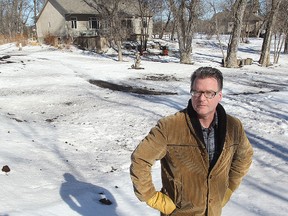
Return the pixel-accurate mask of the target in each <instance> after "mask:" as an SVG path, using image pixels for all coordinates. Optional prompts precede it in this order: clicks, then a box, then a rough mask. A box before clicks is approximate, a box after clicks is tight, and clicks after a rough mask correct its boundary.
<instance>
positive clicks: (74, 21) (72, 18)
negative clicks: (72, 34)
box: [71, 17, 77, 29]
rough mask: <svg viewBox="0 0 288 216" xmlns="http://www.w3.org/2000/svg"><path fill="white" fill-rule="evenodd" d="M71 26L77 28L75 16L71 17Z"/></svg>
mask: <svg viewBox="0 0 288 216" xmlns="http://www.w3.org/2000/svg"><path fill="white" fill-rule="evenodd" d="M71 28H72V29H77V18H76V17H71Z"/></svg>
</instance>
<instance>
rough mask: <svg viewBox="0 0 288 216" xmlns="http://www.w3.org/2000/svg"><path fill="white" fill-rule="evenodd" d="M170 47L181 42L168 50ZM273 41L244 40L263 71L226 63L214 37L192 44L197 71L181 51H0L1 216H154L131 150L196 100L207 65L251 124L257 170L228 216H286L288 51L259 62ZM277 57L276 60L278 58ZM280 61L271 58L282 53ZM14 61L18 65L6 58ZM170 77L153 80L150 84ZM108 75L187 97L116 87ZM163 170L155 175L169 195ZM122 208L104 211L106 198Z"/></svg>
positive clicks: (243, 47) (10, 47)
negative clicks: (196, 83) (137, 181)
mask: <svg viewBox="0 0 288 216" xmlns="http://www.w3.org/2000/svg"><path fill="white" fill-rule="evenodd" d="M165 43H166V44H168V47H169V48H170V50H172V51H175V50H177V44H175V43H169V42H165ZM261 43H262V39H256V38H252V39H250V43H248V44H240V47H239V52H238V56H239V57H240V58H248V57H249V58H252V59H254V63H253V64H252V65H245V66H244V67H242V68H239V69H231V68H222V67H221V65H220V62H221V58H222V57H221V51H220V49H219V48H218V45H217V44H218V42H217V40H215V39H211V40H207V39H206V38H205V37H198V38H196V39H195V40H194V41H193V60H194V64H193V65H183V64H179V59H178V58H177V55H176V54H173V53H175V52H171V53H169V55H170V54H171V56H159V55H151V56H152V57H149V58H148V56H147V57H142V61H141V63H142V67H144V69H143V70H133V69H131V65H132V64H133V63H134V58H133V57H129V56H125V57H124V61H123V62H118V61H116V58H117V56H115V55H107V54H106V55H97V54H93V53H90V52H87V51H82V50H78V49H76V48H74V47H69V48H65V49H62V50H60V49H55V48H53V47H49V46H25V47H23V49H22V51H19V50H18V48H17V47H16V46H15V45H14V44H4V45H1V46H0V57H2V56H4V55H10V56H11V58H9V59H6V60H5V61H4V60H2V61H1V60H0V121H1V124H0V137H1V141H0V147H1V151H0V166H1V167H3V166H4V165H8V166H9V167H10V169H11V171H10V172H8V173H5V172H1V173H0V184H1V189H0V194H1V196H0V203H1V205H0V215H1V216H8V215H9V216H46V215H49V216H63V215H66V216H74V215H75V216H76V215H82V216H92V215H93V216H95V215H97V216H98V215H99V216H116V215H117V216H135V215H140V216H148V215H149V216H153V215H159V212H157V211H156V210H154V209H151V208H149V207H147V206H146V204H145V203H142V202H140V201H139V200H138V199H137V198H136V197H135V195H134V192H133V188H132V184H131V180H130V176H129V166H130V155H131V153H132V151H133V150H134V149H135V147H136V146H137V144H138V143H139V142H140V141H141V139H143V138H144V136H145V135H146V134H147V133H148V132H149V130H150V128H151V127H153V126H154V125H155V124H156V122H157V120H158V119H159V118H161V117H163V116H166V115H170V114H173V113H175V112H177V111H178V110H180V109H182V108H184V107H185V106H186V105H187V101H188V99H189V98H190V95H189V86H190V80H189V79H190V75H191V73H192V72H193V71H194V70H195V69H197V68H198V67H200V66H213V67H217V68H219V69H220V70H221V71H222V72H223V74H224V90H223V94H224V98H223V101H222V104H223V105H224V107H225V109H226V111H227V112H228V113H230V114H232V115H235V116H236V117H238V118H240V119H241V120H242V122H243V124H244V127H245V130H246V132H247V135H248V137H249V139H250V141H251V143H252V145H253V147H254V151H255V156H254V160H253V164H252V166H251V169H250V171H249V173H248V175H247V176H246V177H245V179H244V181H243V183H242V184H241V186H240V187H239V188H238V190H237V191H236V192H235V193H234V194H233V196H232V198H231V201H230V202H229V203H228V204H227V205H226V206H225V208H224V209H223V215H224V216H228V215H237V216H244V215H245V216H246V215H252V216H253V215H264V216H271V215H277V216H284V215H287V203H288V189H287V185H288V176H287V173H288V169H287V158H288V154H287V153H288V146H287V144H288V142H287V141H288V132H287V131H288V123H287V122H288V115H287V110H288V99H287V96H288V94H287V90H288V88H287V84H288V76H287V73H288V71H287V68H288V56H287V55H281V56H280V60H279V63H278V64H276V65H273V66H271V67H268V68H265V67H260V66H259V65H258V63H257V60H258V59H259V56H260V50H261ZM271 56H272V55H271ZM271 59H272V57H271ZM6 61H11V62H12V63H7V62H6ZM153 77H158V78H161V77H162V78H163V77H165V78H167V79H168V81H167V79H158V80H153V79H151V78H153ZM89 80H102V81H107V82H110V83H114V84H118V85H127V86H128V85H129V86H133V87H135V88H136V87H138V88H146V89H150V90H154V91H164V92H174V93H177V95H143V94H136V93H129V92H121V91H113V90H110V89H106V88H100V87H98V86H96V85H93V84H91V83H89ZM159 171H160V165H159V163H156V164H155V167H154V168H153V177H154V178H153V179H154V183H155V185H156V187H157V188H158V189H160V187H161V179H160V176H159ZM102 198H106V199H109V200H110V201H112V205H103V204H101V203H100V202H99V200H100V199H102Z"/></svg>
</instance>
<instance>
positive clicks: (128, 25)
mask: <svg viewBox="0 0 288 216" xmlns="http://www.w3.org/2000/svg"><path fill="white" fill-rule="evenodd" d="M121 25H122V27H126V28H132V20H130V19H127V20H122V21H121Z"/></svg>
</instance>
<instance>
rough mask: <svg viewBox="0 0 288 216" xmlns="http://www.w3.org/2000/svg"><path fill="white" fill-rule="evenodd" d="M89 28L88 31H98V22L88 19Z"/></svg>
mask: <svg viewBox="0 0 288 216" xmlns="http://www.w3.org/2000/svg"><path fill="white" fill-rule="evenodd" d="M89 28H90V29H100V21H99V20H97V19H96V18H95V17H90V18H89Z"/></svg>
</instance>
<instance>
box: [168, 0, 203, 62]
mask: <svg viewBox="0 0 288 216" xmlns="http://www.w3.org/2000/svg"><path fill="white" fill-rule="evenodd" d="M168 3H169V8H170V10H171V12H172V14H173V17H174V21H175V25H176V30H177V36H178V43H179V52H180V63H182V64H191V63H192V57H191V54H192V39H193V33H194V27H195V22H196V19H197V16H198V14H197V13H198V11H199V5H200V2H199V0H190V1H187V0H180V1H177V0H169V1H168Z"/></svg>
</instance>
